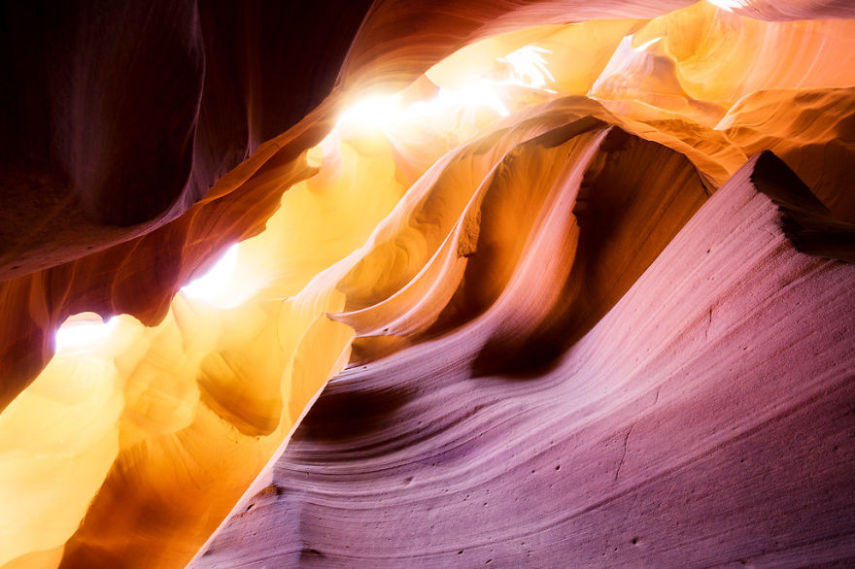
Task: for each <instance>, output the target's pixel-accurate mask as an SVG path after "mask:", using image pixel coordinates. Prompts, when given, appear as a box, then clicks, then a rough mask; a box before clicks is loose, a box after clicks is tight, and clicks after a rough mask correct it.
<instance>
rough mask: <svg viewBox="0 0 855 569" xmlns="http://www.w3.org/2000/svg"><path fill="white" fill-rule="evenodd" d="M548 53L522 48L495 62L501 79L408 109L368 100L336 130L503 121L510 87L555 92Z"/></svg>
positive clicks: (383, 99)
mask: <svg viewBox="0 0 855 569" xmlns="http://www.w3.org/2000/svg"><path fill="white" fill-rule="evenodd" d="M547 53H552V52H551V51H550V50H548V49H545V48H542V47H537V46H534V45H527V46H525V47H521V48H520V49H518V50H516V51H514V52H512V53H509V54H508V55H506V56H505V57H500V58H497V59H498V61H500V62H502V63H505V64H506V66H507V67H506V73H507V74H506V75H505V76H504V77H487V76H482V77H475V78H473V80H472V81H471V82H469V83H467V84H465V85H464V86H462V87H459V88H456V89H445V88H440V89H439V90H438V92H437V94H436V96H434V97H432V98H430V99H426V100H422V101H416V102H413V103H410V104H408V105H404V104H403V103H402V101H401V97H400V96H398V95H385V96H384V95H374V96H371V97H367V98H365V99H362V100H361V101H358V102H357V103H355V104H354V105H352V106H350V107H348V109H347V110H345V111H344V112H343V113H342V114H341V116H340V117H339V120H338V122H337V123H336V127H337V128H345V129H353V130H355V131H358V132H370V131H377V130H381V131H383V130H388V129H392V128H398V127H400V126H402V125H404V124H407V123H408V122H409V121H416V120H417V121H420V125H419V126H422V127H423V126H424V125H425V124H427V126H428V128H436V127H435V125H434V124H432V123H431V121H432V120H434V119H442V120H444V119H446V118H447V117H449V116H451V115H454V114H457V113H463V114H464V115H467V114H468V113H472V112H474V111H477V110H479V109H489V110H491V111H493V112H495V113H496V114H497V115H498V116H501V117H506V116H508V115H509V114H510V113H511V111H510V110H509V106H510V105H509V103H510V102H512V101H509V99H511V98H512V95H513V90H512V89H509V87H524V88H526V89H532V90H536V91H542V92H545V93H555V92H556V91H554V90H552V89H548V88H547V87H546V85H547V83H548V82H550V81H552V82H554V81H555V78H554V77H553V76H552V74H551V73H550V72H549V69H548V67H547V61H546V59H545V58H544V54H547ZM469 116H471V115H469ZM440 122H441V120H440ZM307 160H310V164H314V163H316V157H314V156H313V157H307Z"/></svg>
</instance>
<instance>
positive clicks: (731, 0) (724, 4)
mask: <svg viewBox="0 0 855 569" xmlns="http://www.w3.org/2000/svg"><path fill="white" fill-rule="evenodd" d="M708 1H709V3H710V4H713V5H714V6H718V7H719V8H721V9H722V10H726V11H728V12H732V11H733V10H736V9H739V8H745V6H746V4H747V2H746V1H745V0H708Z"/></svg>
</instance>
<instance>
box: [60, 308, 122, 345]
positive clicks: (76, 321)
mask: <svg viewBox="0 0 855 569" xmlns="http://www.w3.org/2000/svg"><path fill="white" fill-rule="evenodd" d="M116 321H117V318H116V317H115V316H114V317H112V318H110V319H108V320H107V321H106V322H104V321H103V320H102V319H101V317H100V316H99V315H97V314H95V313H94V312H83V313H81V314H75V315H74V316H70V317H69V318H67V319H66V321H65V322H63V323H62V325H61V326H60V327H59V330H57V331H56V335H55V336H54V345H55V346H56V351H57V353H59V352H80V351H84V350H89V349H93V348H97V347H98V346H99V345H100V344H102V343H103V342H105V341H106V340H107V339H108V338H109V337H110V334H111V333H112V332H113V328H115V326H116Z"/></svg>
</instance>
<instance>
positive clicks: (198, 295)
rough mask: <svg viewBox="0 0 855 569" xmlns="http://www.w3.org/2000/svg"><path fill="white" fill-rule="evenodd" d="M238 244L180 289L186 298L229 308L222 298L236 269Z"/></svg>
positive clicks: (225, 300) (227, 302) (226, 301)
mask: <svg viewBox="0 0 855 569" xmlns="http://www.w3.org/2000/svg"><path fill="white" fill-rule="evenodd" d="M237 260H238V244H237V243H235V244H234V245H232V246H231V247H229V248H228V250H226V252H225V254H224V255H223V256H222V257H220V260H219V261H217V262H216V264H215V265H214V266H213V267H212V268H211V270H210V271H208V272H207V273H205V274H204V275H203V276H201V277H199V278H198V279H194V280H193V281H191V282H190V283H188V284H186V285H184V286H183V287H182V288H181V292H182V293H183V294H184V295H185V296H187V297H188V298H193V299H196V300H201V301H202V302H206V303H208V304H214V305H216V306H220V307H223V308H225V307H230V302H229V301H228V300H227V299H225V298H223V297H224V296H225V295H226V293H227V292H228V291H229V289H230V284H231V279H232V277H233V276H234V273H235V269H236V268H237Z"/></svg>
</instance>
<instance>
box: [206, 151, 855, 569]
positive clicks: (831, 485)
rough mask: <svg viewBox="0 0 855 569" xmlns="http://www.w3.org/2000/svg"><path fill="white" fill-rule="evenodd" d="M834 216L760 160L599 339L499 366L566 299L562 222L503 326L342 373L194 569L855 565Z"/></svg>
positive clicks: (541, 247)
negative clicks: (818, 235) (803, 248)
mask: <svg viewBox="0 0 855 569" xmlns="http://www.w3.org/2000/svg"><path fill="white" fill-rule="evenodd" d="M758 189H761V190H763V191H767V192H769V193H770V194H773V195H774V196H776V198H775V200H774V201H773V199H770V197H769V196H767V195H764V194H762V193H758ZM563 190H564V193H565V194H573V193H574V192H575V191H576V189H575V188H574V187H572V186H568V187H565V188H563ZM593 200H594V201H595V200H596V198H593ZM776 201H777V203H776ZM577 207H578V206H577ZM813 207H815V208H816V211H821V210H822V206H819V205H817V204H816V202H815V200H813V198H812V196H811V195H810V193H809V192H807V188H805V187H804V186H803V185H802V184H801V183H800V182H799V181H798V179H797V178H795V176H793V175H792V174H791V173H790V172H788V170H787V168H786V166H784V165H783V164H782V163H781V162H780V161H779V160H777V159H776V158H774V157H773V156H771V155H760V156H759V157H757V158H755V159H753V160H751V161H750V162H749V163H748V164H747V165H746V166H745V167H743V168H742V169H740V170H739V172H737V173H736V175H734V177H733V178H732V179H731V180H730V181H729V182H728V183H727V184H726V185H725V186H724V187H723V188H722V189H720V190H719V191H718V192H717V193H716V194H715V195H714V196H713V197H712V198H711V199H710V200H709V202H708V203H706V204H705V205H704V206H703V207H701V208H700V209H699V210H698V211H697V212H696V213H695V215H694V216H693V217H692V219H691V220H690V221H689V222H688V223H687V224H686V225H685V227H683V228H682V230H681V231H680V232H679V233H678V234H677V235H676V236H675V237H674V238H673V240H671V241H670V243H669V244H668V245H667V247H666V248H665V249H664V251H663V252H662V253H661V254H660V255H659V256H658V257H657V258H656V260H655V261H654V262H653V263H652V265H651V266H650V267H649V269H648V270H647V271H646V272H645V273H644V274H643V275H642V276H641V277H640V278H639V279H638V280H637V282H635V284H634V285H633V286H632V287H631V288H630V290H629V291H628V292H627V293H626V294H625V295H623V297H622V298H621V300H620V301H619V302H618V303H617V304H616V305H615V306H614V308H612V309H611V310H610V311H609V313H608V314H607V315H606V316H605V317H604V318H602V319H601V320H600V321H599V322H598V323H597V324H596V325H595V326H594V327H593V328H592V329H591V330H590V331H589V332H587V333H586V334H585V335H584V336H583V337H582V339H581V340H579V341H578V342H576V343H575V344H573V345H572V346H570V347H568V348H567V349H566V350H564V351H562V352H561V353H560V354H558V355H557V357H556V358H555V359H554V360H552V361H550V362H549V363H548V365H546V366H538V367H535V368H530V369H526V370H521V371H518V372H517V373H507V372H504V371H503V370H502V369H493V370H491V371H489V372H486V373H485V372H482V371H480V370H479V365H478V360H479V358H481V357H483V354H484V353H485V350H488V349H489V348H488V346H489V345H490V344H491V343H493V344H494V346H495V347H493V348H492V350H491V351H496V350H505V351H510V352H511V353H514V354H517V356H516V358H517V361H519V359H522V360H526V359H527V357H528V356H529V354H530V353H531V352H530V351H525V350H524V349H523V347H524V346H526V344H527V343H528V342H529V341H530V339H531V334H532V330H534V329H537V328H539V327H540V326H542V325H543V322H544V320H545V319H548V318H549V317H550V316H551V315H552V314H554V311H555V309H556V308H558V307H559V306H560V304H561V302H562V299H560V298H557V297H555V295H554V294H552V293H553V291H554V290H555V289H556V285H560V281H561V280H563V278H562V277H558V281H559V282H555V281H554V280H553V278H552V277H553V275H551V274H547V275H544V274H543V273H541V272H539V271H536V270H529V267H544V266H548V260H549V257H550V255H551V249H550V245H551V244H560V243H561V242H562V239H563V238H564V236H565V231H566V230H565V229H563V228H562V225H564V224H565V223H566V218H564V219H562V217H563V216H562V217H555V218H552V219H550V220H549V221H548V222H547V223H545V224H544V225H540V226H538V229H539V230H541V231H543V232H544V233H547V234H548V235H549V237H548V238H547V242H546V243H540V242H538V243H537V246H531V247H529V248H528V249H527V250H526V252H525V253H524V255H523V257H522V258H521V260H520V262H519V264H518V265H517V269H516V270H517V271H518V272H517V273H516V274H515V275H514V278H513V279H512V281H511V282H510V283H509V284H508V285H507V286H506V288H505V289H504V290H503V292H502V295H501V297H500V298H499V299H498V301H497V302H496V304H495V305H494V306H492V307H491V308H490V309H489V310H487V311H486V312H485V313H484V314H483V315H481V316H480V317H478V318H476V319H475V320H473V321H472V322H470V323H468V324H467V325H465V326H463V327H461V328H459V329H456V330H454V331H452V332H449V333H447V334H445V335H442V336H440V337H438V338H436V339H434V340H431V341H427V342H423V343H421V344H419V345H417V346H413V347H410V348H408V349H406V350H404V351H402V352H400V353H398V354H396V355H394V356H391V357H389V358H386V359H384V360H381V361H378V362H375V363H371V364H367V365H362V366H359V367H355V368H351V369H349V370H347V371H345V372H343V373H342V374H340V375H339V376H338V377H336V378H335V379H333V380H332V381H331V382H330V383H329V384H328V386H327V387H326V389H325V390H324V392H323V393H322V395H321V396H320V398H319V399H318V400H317V402H316V403H315V404H314V406H313V407H312V408H311V410H310V411H309V413H308V414H307V416H306V417H305V419H304V420H303V422H302V423H301V424H300V426H299V428H298V429H297V431H296V432H295V434H294V436H293V438H292V440H291V442H290V444H288V446H287V447H284V448H283V450H282V452H281V453H280V454H279V455H278V456H277V457H276V459H275V461H273V462H272V463H271V464H270V465H269V466H268V468H267V469H265V471H264V472H263V473H262V475H261V477H259V479H258V480H257V481H256V482H255V483H254V485H253V487H252V488H251V490H250V492H248V493H247V494H246V496H245V497H244V498H243V499H242V500H241V502H240V503H238V505H237V506H236V508H235V510H234V511H233V512H232V514H231V516H230V517H229V519H228V520H227V521H226V523H225V524H224V525H223V526H222V527H221V528H220V530H219V531H218V532H217V533H216V534H215V535H214V537H213V538H212V540H211V541H210V542H209V543H208V545H207V546H206V547H205V548H204V549H203V551H202V552H201V553H200V555H199V556H197V558H196V559H195V561H194V562H193V563H192V564H191V567H262V566H276V567H298V566H299V567H303V566H306V567H309V566H318V567H377V568H379V567H402V566H407V567H475V566H483V565H491V566H496V567H577V566H585V567H640V566H644V567H711V566H713V567H730V566H733V567H738V566H746V567H804V566H811V567H818V566H822V567H846V566H849V565H850V564H852V563H853V562H855V526H853V525H852V520H853V511H855V495H853V493H852V491H851V479H852V467H853V460H855V446H853V442H852V441H853V433H855V415H853V412H852V405H853V401H855V385H853V382H852V379H853V374H855V346H853V344H852V342H851V331H852V329H853V326H855V310H853V308H855V307H853V297H852V295H851V292H852V283H853V282H855V268H853V267H852V266H851V265H847V264H843V263H840V262H838V261H832V260H827V259H819V258H816V257H811V256H808V255H805V254H802V253H799V252H798V251H796V250H795V249H794V248H793V246H792V244H791V243H790V242H789V241H788V240H787V238H786V237H785V235H784V234H783V232H782V229H781V227H782V220H783V219H786V218H788V217H796V218H798V217H799V216H801V215H803V214H804V211H799V210H800V209H801V208H804V209H806V210H808V211H809V210H810V208H813ZM791 209H792V210H794V212H792V211H791ZM584 227H585V226H584V222H582V223H581V230H582V231H584ZM550 242H551V243H550ZM532 244H533V243H532ZM584 253H585V250H584V249H583V248H582V245H581V243H580V251H579V254H584ZM475 255H476V256H477V255H478V253H476V254H475ZM532 299H538V301H539V302H548V304H546V305H545V306H544V305H541V306H540V307H539V310H537V311H534V312H532V311H531V310H526V312H525V313H524V316H521V314H520V309H521V307H525V306H526V305H527V303H528V302H530V301H531V300H532ZM545 299H551V300H550V301H546V300H545ZM565 333H566V332H565ZM555 339H556V340H557V341H559V342H561V343H563V342H564V340H565V338H563V337H559V338H555ZM541 341H542V340H541ZM496 344H498V345H496ZM521 349H523V351H522V352H520V350H521ZM529 349H530V348H529ZM535 363H537V364H540V363H542V362H540V361H536V362H535Z"/></svg>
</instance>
